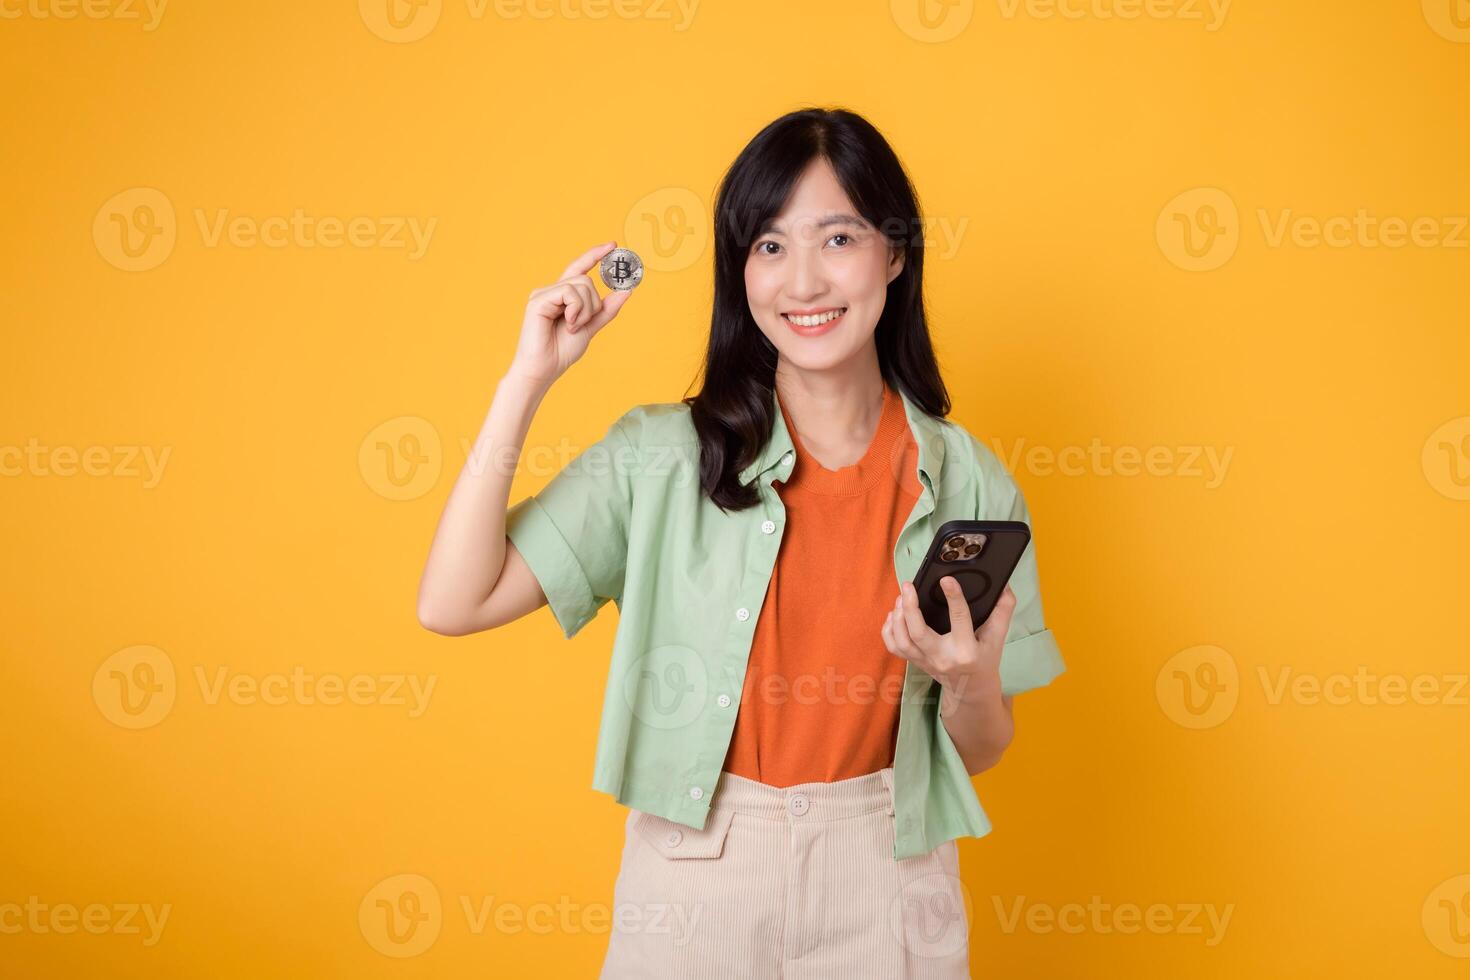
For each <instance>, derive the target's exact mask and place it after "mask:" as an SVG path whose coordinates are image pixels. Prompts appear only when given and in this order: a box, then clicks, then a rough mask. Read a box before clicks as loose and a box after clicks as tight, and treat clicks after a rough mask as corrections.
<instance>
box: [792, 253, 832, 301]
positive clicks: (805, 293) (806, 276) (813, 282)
mask: <svg viewBox="0 0 1470 980" xmlns="http://www.w3.org/2000/svg"><path fill="white" fill-rule="evenodd" d="M826 288H827V287H826V276H825V275H824V273H823V271H822V260H821V258H820V256H818V255H817V254H815V250H813V249H796V250H795V253H794V255H793V256H792V261H791V289H790V292H791V296H792V298H793V299H798V300H806V299H810V298H811V297H813V296H820V295H821V294H822V292H823V291H824V290H825V289H826Z"/></svg>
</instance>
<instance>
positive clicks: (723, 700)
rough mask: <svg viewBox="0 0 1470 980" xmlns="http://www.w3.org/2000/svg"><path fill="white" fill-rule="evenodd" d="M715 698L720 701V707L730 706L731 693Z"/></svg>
mask: <svg viewBox="0 0 1470 980" xmlns="http://www.w3.org/2000/svg"><path fill="white" fill-rule="evenodd" d="M715 700H716V701H718V702H719V703H720V707H722V708H728V707H730V695H728V694H721V695H720V696H719V697H717V698H715Z"/></svg>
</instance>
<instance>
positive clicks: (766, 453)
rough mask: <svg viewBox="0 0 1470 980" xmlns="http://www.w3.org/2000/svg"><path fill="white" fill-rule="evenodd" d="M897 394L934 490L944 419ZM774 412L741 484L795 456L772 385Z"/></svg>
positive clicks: (923, 472)
mask: <svg viewBox="0 0 1470 980" xmlns="http://www.w3.org/2000/svg"><path fill="white" fill-rule="evenodd" d="M898 394H899V397H900V398H901V399H903V411H904V416H905V417H906V418H907V420H908V423H909V432H911V433H912V434H913V437H914V443H915V444H916V445H917V446H918V447H919V476H920V478H921V479H923V480H924V481H925V483H927V484H928V487H929V490H930V491H931V492H932V491H933V490H934V487H935V485H936V484H937V482H938V480H939V470H940V467H942V466H943V465H944V433H943V432H942V431H941V429H940V424H941V423H940V422H939V420H938V419H936V418H934V417H933V416H932V415H930V414H929V413H927V412H925V411H924V410H923V409H922V408H920V407H919V406H918V405H915V404H914V403H913V402H912V401H910V400H909V396H908V395H906V394H904V392H903V389H902V388H899V389H898ZM771 415H772V418H773V419H774V421H773V422H772V423H771V437H770V438H769V439H767V440H766V445H765V448H764V449H762V450H761V454H760V456H759V457H758V458H757V459H756V461H755V462H753V463H751V464H750V465H749V466H747V467H745V469H743V470H741V471H740V483H741V485H742V486H743V485H745V484H747V483H750V482H751V481H752V480H754V479H755V478H756V477H758V476H761V475H762V474H764V473H765V472H766V471H767V470H770V469H773V468H775V467H776V466H778V465H781V464H782V463H783V461H785V462H791V461H794V460H795V458H796V447H795V446H794V445H792V442H791V433H789V432H787V431H786V419H785V418H784V417H783V415H782V412H781V405H780V402H778V401H777V399H776V389H775V388H774V387H773V388H772V389H771ZM787 453H790V454H791V459H790V460H786V454H787ZM773 479H774V478H773ZM767 482H769V481H767Z"/></svg>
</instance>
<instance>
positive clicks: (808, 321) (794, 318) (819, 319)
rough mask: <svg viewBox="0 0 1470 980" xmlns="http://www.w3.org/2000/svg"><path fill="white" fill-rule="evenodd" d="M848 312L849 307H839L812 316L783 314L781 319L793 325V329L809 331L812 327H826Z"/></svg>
mask: <svg viewBox="0 0 1470 980" xmlns="http://www.w3.org/2000/svg"><path fill="white" fill-rule="evenodd" d="M846 312H847V307H845V306H839V307H836V308H835V309H831V310H824V311H823V312H821V313H814V314H810V315H796V314H791V313H782V314H781V318H782V319H783V320H785V321H786V322H787V323H789V324H791V325H792V326H793V327H804V328H807V329H811V328H812V327H821V326H825V325H826V324H828V323H830V322H832V321H833V320H836V319H837V318H838V317H840V316H842V314H844V313H846Z"/></svg>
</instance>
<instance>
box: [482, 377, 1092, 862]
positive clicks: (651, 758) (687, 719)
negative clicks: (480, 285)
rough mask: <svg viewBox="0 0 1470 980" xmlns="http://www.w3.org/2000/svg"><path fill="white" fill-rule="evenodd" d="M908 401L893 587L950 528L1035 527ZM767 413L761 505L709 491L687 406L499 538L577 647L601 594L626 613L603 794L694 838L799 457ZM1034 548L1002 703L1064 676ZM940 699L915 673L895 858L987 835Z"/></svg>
mask: <svg viewBox="0 0 1470 980" xmlns="http://www.w3.org/2000/svg"><path fill="white" fill-rule="evenodd" d="M901 394H902V393H901ZM902 398H903V405H904V411H905V413H906V415H907V418H908V424H909V429H910V431H911V432H912V433H913V435H914V440H915V442H916V443H917V445H918V450H919V452H918V457H919V460H918V468H919V472H918V477H919V483H920V486H921V492H920V495H919V498H918V500H917V501H915V503H914V508H913V511H912V512H911V513H910V514H909V517H908V519H907V521H906V522H905V524H904V528H903V531H902V532H901V533H900V534H899V536H898V540H897V542H896V544H895V547H894V552H893V567H894V572H895V574H896V576H897V580H898V581H899V582H907V581H911V580H912V579H913V576H914V574H915V572H917V571H918V567H919V563H920V562H921V561H922V560H923V557H924V555H925V553H926V552H927V550H928V546H929V543H930V541H931V540H932V539H933V537H934V534H935V532H936V531H937V530H938V528H939V527H940V526H941V525H942V524H944V522H945V521H948V520H955V519H965V520H1012V521H1026V522H1027V523H1028V524H1029V523H1030V520H1029V515H1028V513H1027V509H1026V502H1025V499H1024V498H1023V497H1022V495H1021V492H1020V489H1019V487H1017V485H1016V483H1015V480H1014V479H1012V477H1011V475H1010V473H1009V472H1007V471H1006V469H1005V467H1004V466H1003V465H1002V464H1001V462H1000V460H999V459H998V458H997V457H996V456H995V454H994V453H993V452H991V451H990V450H989V449H988V448H987V447H985V446H983V445H982V444H981V443H980V442H979V441H977V440H976V439H975V438H974V437H973V436H971V435H970V434H969V433H968V432H967V431H965V429H964V428H963V427H962V426H960V425H958V424H957V423H954V422H950V421H949V420H947V419H938V418H935V417H933V416H930V415H928V414H927V413H925V412H924V411H923V410H922V409H920V408H919V407H918V406H916V405H915V404H914V403H913V402H912V401H910V400H909V398H908V396H907V395H902ZM771 408H772V417H773V418H774V423H773V426H772V432H771V437H770V439H769V440H768V441H767V444H766V446H765V448H764V449H763V451H762V452H761V455H760V458H759V459H757V460H756V461H755V462H754V463H752V464H751V465H749V466H747V467H746V468H745V469H744V470H742V471H741V473H740V480H741V482H742V483H749V482H750V481H752V480H757V479H758V480H759V492H760V498H761V502H760V504H759V505H757V506H755V507H750V508H747V509H746V510H743V511H738V512H730V513H725V512H723V511H721V510H720V509H719V508H718V507H716V506H715V505H714V504H713V503H712V502H711V501H710V500H709V498H708V497H706V496H705V495H704V493H703V492H702V490H701V488H700V483H699V441H698V438H697V436H696V434H695V431H694V425H693V422H692V420H691V418H690V409H689V407H688V406H687V405H685V404H683V403H682V402H672V403H657V404H648V405H638V406H635V407H634V408H632V409H630V410H629V411H628V412H627V413H625V414H624V415H623V416H622V417H621V418H619V419H618V420H617V421H615V422H614V423H613V424H612V426H611V427H610V428H609V429H608V431H607V434H606V435H605V436H604V437H603V438H602V439H600V440H599V441H598V442H597V443H595V444H594V445H592V446H589V447H588V448H587V449H586V450H584V451H583V452H582V453H580V454H579V455H578V456H577V458H576V459H573V460H572V461H571V462H570V463H568V464H567V466H566V467H565V468H564V469H563V470H562V471H561V472H559V473H558V474H556V476H555V477H554V478H553V479H552V480H551V482H550V483H548V484H547V485H546V487H545V488H544V489H542V490H541V491H540V492H539V493H537V494H536V495H534V496H532V497H527V498H526V499H524V500H522V501H520V502H519V503H517V504H516V505H515V506H513V507H511V508H510V510H509V511H508V513H507V514H506V534H507V535H508V536H509V537H510V540H511V541H513V542H514V543H515V546H516V548H517V549H518V550H519V551H520V552H521V554H522V555H523V556H524V557H525V560H526V563H527V564H528V565H529V566H530V568H531V571H532V573H533V574H534V575H535V576H536V579H537V581H538V582H540V584H541V588H542V590H543V591H544V592H545V593H546V598H547V601H548V603H549V605H550V607H551V612H552V614H553V615H554V616H555V617H556V622H557V624H558V625H559V626H560V627H561V630H562V632H563V633H565V635H566V636H567V638H569V639H570V638H571V637H572V636H574V635H576V633H577V632H578V631H579V630H580V629H581V628H582V627H583V626H585V625H586V624H587V623H588V622H589V621H590V620H591V619H592V617H594V616H595V615H597V612H598V610H599V609H601V608H602V607H603V605H604V604H605V603H607V601H608V600H609V599H611V600H613V601H614V602H616V603H617V607H618V612H619V620H618V629H617V636H616V639H615V640H614V642H613V650H612V660H611V663H610V665H609V669H608V683H607V688H606V691H605V693H604V696H603V705H602V723H601V729H600V731H599V734H598V742H597V758H596V762H595V766H594V774H593V781H592V786H593V788H594V789H597V790H600V791H602V792H604V793H609V794H612V796H613V797H614V798H616V799H617V801H618V802H619V803H622V804H624V805H626V806H630V807H634V808H637V809H639V810H643V811H646V812H648V813H653V814H657V815H658V816H661V817H665V818H667V819H669V820H672V821H674V822H676V823H681V824H684V825H686V826H689V827H694V828H699V829H702V828H703V827H704V822H705V819H706V817H707V816H708V815H709V810H710V802H711V797H712V796H713V794H714V790H715V786H716V784H717V782H718V780H719V776H720V773H721V771H722V769H723V766H724V762H725V756H726V751H727V749H728V748H729V745H730V737H731V733H732V731H733V729H734V725H735V716H736V712H737V711H738V710H739V707H740V697H741V694H742V688H743V686H744V679H745V669H746V662H747V659H748V657H749V654H750V646H751V640H752V638H753V636H754V634H755V626H756V620H757V618H758V617H759V615H760V610H761V605H762V603H763V602H764V600H765V597H766V587H767V584H768V583H769V582H770V578H771V571H772V569H773V568H774V566H775V562H776V553H777V551H778V550H779V548H780V546H781V538H782V532H783V531H784V528H785V516H786V511H785V507H784V506H783V504H782V503H781V498H780V497H779V495H778V494H777V493H776V492H775V491H774V490H772V489H771V482H772V481H773V480H777V479H785V478H786V477H787V476H788V475H789V474H790V472H791V467H792V465H793V463H794V461H795V455H794V450H793V447H792V443H791V436H790V434H789V433H788V432H787V431H786V425H785V420H784V419H783V417H782V415H781V412H780V410H779V408H778V407H777V404H776V400H775V395H774V393H773V394H772V401H771ZM897 476H898V475H897V474H895V478H897ZM1035 550H1036V549H1035V542H1034V539H1033V541H1032V543H1031V544H1028V545H1027V547H1026V550H1025V552H1024V553H1023V554H1022V556H1021V561H1020V564H1019V565H1018V566H1017V567H1016V570H1015V572H1014V573H1013V574H1012V576H1011V580H1010V583H1011V588H1012V590H1013V591H1014V592H1015V594H1016V608H1015V612H1014V613H1013V614H1012V617H1011V625H1010V630H1009V632H1008V633H1007V634H1006V643H1005V648H1004V651H1003V653H1002V654H1001V662H1000V680H1001V692H1002V693H1003V694H1016V693H1019V692H1021V691H1026V690H1030V689H1031V688H1033V687H1039V686H1041V685H1043V684H1047V683H1049V682H1050V681H1051V680H1052V678H1054V677H1056V676H1057V675H1058V674H1060V673H1061V672H1062V671H1063V670H1064V669H1065V665H1064V664H1063V662H1062V657H1061V653H1060V651H1059V650H1058V649H1057V644H1056V640H1055V639H1054V638H1053V636H1052V633H1051V631H1050V630H1048V629H1047V628H1046V626H1045V624H1044V622H1043V620H1042V614H1041V595H1040V592H1039V590H1038V582H1037V572H1036V554H1035ZM837 573H838V570H836V569H834V574H837ZM896 594H897V593H896V592H895V595H896ZM873 641H874V642H875V643H881V642H882V640H881V638H879V637H878V636H876V635H875V636H874V638H873ZM938 693H939V692H938V687H937V684H936V682H935V681H934V679H933V678H932V677H930V676H929V675H928V674H926V673H924V672H923V671H922V670H920V669H919V668H918V667H916V666H915V665H914V664H913V663H909V664H908V666H907V669H906V671H905V676H904V688H903V695H902V700H901V703H900V706H899V723H898V741H897V745H896V747H895V750H894V760H893V772H894V786H893V793H894V819H895V840H894V858H895V859H902V858H908V857H915V856H918V855H921V854H925V853H927V852H929V851H930V850H932V849H933V848H935V847H937V846H938V845H939V844H942V843H944V842H945V841H948V840H951V839H954V838H956V837H963V836H969V837H981V836H984V835H985V834H987V833H989V832H990V821H989V819H988V818H987V817H986V815H985V811H984V810H983V809H982V808H981V806H980V801H979V799H978V798H977V797H976V796H975V788H974V784H973V783H972V782H971V780H970V775H969V773H968V772H967V771H966V770H965V764H964V762H963V760H961V758H960V755H959V752H958V750H957V749H956V748H955V746H954V743H953V741H951V739H950V737H949V733H948V732H947V731H946V730H945V727H944V725H943V723H942V722H941V721H940V719H939V705H938Z"/></svg>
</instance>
